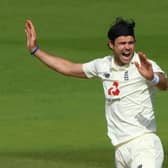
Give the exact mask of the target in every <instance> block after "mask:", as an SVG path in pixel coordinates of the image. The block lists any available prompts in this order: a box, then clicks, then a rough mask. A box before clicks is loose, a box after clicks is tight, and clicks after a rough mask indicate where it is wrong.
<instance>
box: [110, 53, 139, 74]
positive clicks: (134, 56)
mask: <svg viewBox="0 0 168 168" xmlns="http://www.w3.org/2000/svg"><path fill="white" fill-rule="evenodd" d="M135 61H137V62H139V57H138V54H137V53H136V52H135V53H134V55H133V57H132V59H131V61H130V63H129V64H126V65H123V66H119V65H117V64H116V63H115V62H114V56H112V60H111V69H113V70H116V71H120V70H127V69H128V67H130V66H131V65H132V64H134V62H135Z"/></svg>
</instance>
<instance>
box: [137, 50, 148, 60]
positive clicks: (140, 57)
mask: <svg viewBox="0 0 168 168" xmlns="http://www.w3.org/2000/svg"><path fill="white" fill-rule="evenodd" d="M138 56H139V59H140V61H141V62H146V60H147V59H146V55H145V54H143V53H142V52H138Z"/></svg>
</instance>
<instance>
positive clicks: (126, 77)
mask: <svg viewBox="0 0 168 168" xmlns="http://www.w3.org/2000/svg"><path fill="white" fill-rule="evenodd" d="M124 80H129V77H128V71H125V72H124Z"/></svg>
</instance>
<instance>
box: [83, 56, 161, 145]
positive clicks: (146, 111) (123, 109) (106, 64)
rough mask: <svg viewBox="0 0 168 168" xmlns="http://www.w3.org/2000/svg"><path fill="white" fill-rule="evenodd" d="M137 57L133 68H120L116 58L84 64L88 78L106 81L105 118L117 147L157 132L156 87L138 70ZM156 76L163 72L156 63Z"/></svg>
mask: <svg viewBox="0 0 168 168" xmlns="http://www.w3.org/2000/svg"><path fill="white" fill-rule="evenodd" d="M134 61H138V62H139V56H138V55H137V54H136V53H135V54H134V56H133V58H132V61H131V62H130V64H129V65H125V66H122V67H120V66H117V65H116V64H115V63H114V57H113V56H106V57H104V58H99V59H95V60H93V61H90V62H88V63H85V64H83V71H84V73H85V74H86V76H87V77H88V78H92V77H98V78H100V79H101V80H102V84H103V88H104V94H105V115H106V120H107V130H108V136H109V138H110V139H111V141H112V144H113V145H114V146H116V145H119V144H121V143H124V142H126V141H129V140H131V139H133V138H135V137H137V136H140V135H142V134H144V133H147V132H155V131H156V125H155V116H154V110H153V103H152V97H153V93H154V90H155V88H154V86H153V85H152V84H151V83H150V82H149V81H147V80H146V79H145V78H144V77H143V76H142V75H141V74H140V73H139V72H138V70H137V68H136V66H135V65H134V63H133V62H134ZM150 62H151V63H152V67H153V71H154V72H162V73H163V71H162V70H161V68H160V67H159V66H158V65H157V64H156V63H155V62H153V61H151V60H150Z"/></svg>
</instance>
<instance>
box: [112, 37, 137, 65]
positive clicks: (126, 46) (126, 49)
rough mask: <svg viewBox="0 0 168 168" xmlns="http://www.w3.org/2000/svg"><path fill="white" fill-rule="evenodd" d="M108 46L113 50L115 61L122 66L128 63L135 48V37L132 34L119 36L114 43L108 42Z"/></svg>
mask: <svg viewBox="0 0 168 168" xmlns="http://www.w3.org/2000/svg"><path fill="white" fill-rule="evenodd" d="M109 47H110V48H111V49H112V50H113V53H114V56H115V58H114V59H115V63H116V64H118V65H120V66H122V65H126V64H128V63H129V62H130V61H131V59H132V57H133V55H134V49H135V39H134V37H133V36H119V37H117V38H116V39H115V41H114V43H112V41H110V42H109Z"/></svg>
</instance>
